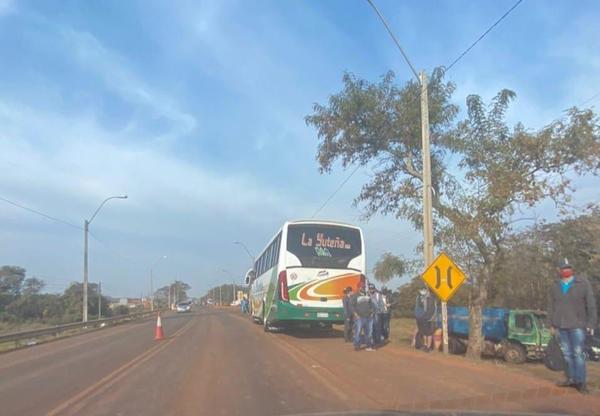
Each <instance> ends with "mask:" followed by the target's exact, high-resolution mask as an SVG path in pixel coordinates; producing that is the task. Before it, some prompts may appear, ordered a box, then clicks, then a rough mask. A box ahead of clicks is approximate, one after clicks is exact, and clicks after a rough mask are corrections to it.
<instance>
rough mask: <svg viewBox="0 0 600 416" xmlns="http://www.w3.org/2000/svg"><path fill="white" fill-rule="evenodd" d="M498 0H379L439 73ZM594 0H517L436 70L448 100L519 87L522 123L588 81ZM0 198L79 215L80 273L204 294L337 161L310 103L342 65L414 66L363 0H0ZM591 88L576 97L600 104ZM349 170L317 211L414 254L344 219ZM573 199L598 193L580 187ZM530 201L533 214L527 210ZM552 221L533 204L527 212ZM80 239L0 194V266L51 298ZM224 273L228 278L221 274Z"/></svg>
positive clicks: (72, 218) (554, 112)
mask: <svg viewBox="0 0 600 416" xmlns="http://www.w3.org/2000/svg"><path fill="white" fill-rule="evenodd" d="M513 3H514V1H513V0H511V1H481V2H473V1H470V2H469V1H391V0H390V1H384V0H379V1H377V4H378V6H379V8H380V9H381V10H382V11H383V13H384V14H385V15H386V17H387V19H388V21H389V23H390V24H391V26H392V28H393V30H394V32H395V33H396V35H397V36H398V38H399V39H400V41H401V42H402V45H403V46H404V48H405V50H406V52H407V53H408V55H409V56H410V58H411V60H412V62H413V63H414V65H415V66H416V67H417V68H419V69H421V68H423V69H426V70H431V69H432V68H434V67H435V66H438V65H445V64H446V65H447V64H448V63H449V62H451V61H452V60H453V59H454V58H455V57H456V56H457V55H458V54H459V53H460V52H462V51H463V50H464V49H465V48H466V47H467V46H468V45H469V44H471V43H472V42H473V41H474V40H475V39H477V37H479V35H480V34H481V33H482V32H483V31H484V30H485V29H486V28H487V27H489V26H490V25H491V24H492V23H493V22H494V21H495V20H496V19H497V18H498V17H500V16H501V15H502V14H503V13H504V12H505V11H506V10H507V9H508V8H509V7H510V6H511V5H512V4H513ZM599 20H600V4H598V3H597V2H596V1H587V2H586V1H579V2H577V7H574V5H573V3H572V2H569V1H558V0H556V1H551V2H547V1H541V0H525V1H524V2H523V3H522V4H521V5H520V6H519V7H518V8H517V9H516V10H515V11H514V12H513V13H512V14H511V15H510V16H509V17H508V18H507V19H506V20H505V21H504V22H502V24H501V25H499V26H498V27H497V28H496V29H495V30H494V31H492V32H491V33H490V34H489V35H488V36H487V37H486V38H485V39H484V40H483V41H482V42H481V43H479V44H478V45H477V46H476V47H475V48H474V49H473V50H472V51H471V52H470V53H469V54H468V55H466V56H465V58H463V59H462V60H461V61H460V62H459V63H458V64H457V65H456V66H455V67H454V68H453V69H452V71H451V72H450V73H449V74H448V77H449V78H450V79H452V80H453V81H455V82H456V84H457V91H456V94H455V97H454V99H455V100H456V102H457V103H459V104H461V105H463V104H464V98H465V97H466V96H467V95H468V94H471V93H477V94H480V95H482V96H483V97H484V98H486V99H489V98H491V97H492V96H493V95H494V94H495V93H496V92H497V91H498V90H499V89H501V88H504V87H508V88H511V89H513V90H515V91H516V92H517V95H518V98H517V101H516V102H515V103H514V106H513V107H512V109H511V111H510V113H509V115H508V117H509V120H510V121H511V122H517V121H523V122H524V123H526V125H528V126H530V127H532V128H538V127H541V126H543V125H544V124H546V123H548V122H549V121H551V120H552V119H554V118H556V117H558V116H560V115H561V111H562V110H564V109H565V108H567V107H569V106H571V105H579V104H582V103H583V102H585V101H586V100H587V99H589V98H591V97H593V96H594V95H595V94H596V93H598V92H600V49H599V48H598V39H600V25H598V24H597V22H598V21H599ZM0 55H1V56H2V64H1V65H0V164H1V166H2V170H1V174H0V196H1V197H4V198H8V199H10V200H13V201H16V202H18V203H21V204H24V205H26V206H29V207H31V208H35V209H38V210H41V211H43V212H46V213H48V214H50V215H53V216H55V217H58V218H61V219H64V220H66V221H69V222H72V223H76V224H78V225H79V224H82V223H83V220H84V218H86V217H89V216H90V215H91V214H92V212H93V211H94V209H95V208H96V206H97V205H98V204H99V203H100V202H101V201H102V200H103V199H104V198H105V197H107V196H110V195H115V194H121V193H127V194H128V195H129V199H128V200H126V201H121V200H115V201H111V202H110V203H109V204H107V205H106V207H105V208H104V209H103V210H102V212H101V213H100V215H99V216H98V217H97V218H96V219H95V220H94V222H93V224H92V226H91V230H92V232H93V233H94V235H95V236H96V238H97V239H98V240H95V239H92V240H91V241H90V244H91V247H90V279H91V280H92V281H97V280H102V282H103V287H104V288H105V290H106V291H107V293H109V294H111V295H114V296H122V295H129V296H135V295H139V294H141V293H147V292H148V290H149V267H150V264H152V263H153V262H154V260H155V259H156V258H158V257H159V256H161V255H167V256H168V258H167V259H165V260H163V261H161V262H160V263H158V264H157V266H156V267H155V273H154V274H155V280H156V283H155V286H161V285H164V284H166V283H167V282H169V281H170V280H172V279H174V278H175V277H178V278H180V279H182V280H185V281H187V282H188V283H190V284H191V285H192V286H193V291H192V293H193V294H196V295H197V294H201V293H203V291H204V290H206V288H208V287H210V286H212V285H213V284H215V283H216V282H218V281H231V277H230V276H234V277H235V278H236V279H237V280H238V281H241V278H242V275H243V273H244V272H245V270H246V268H247V267H248V263H249V261H248V258H247V256H246V254H245V253H244V252H243V251H242V250H241V248H240V247H238V246H235V245H233V244H232V242H233V241H235V240H241V241H244V242H245V243H246V245H248V247H249V248H250V249H251V250H252V251H254V252H255V253H257V252H258V251H259V250H260V249H261V248H262V246H263V245H264V244H265V243H266V242H267V240H268V239H269V238H270V237H271V235H272V234H273V233H274V232H275V231H276V229H277V228H278V227H279V226H280V225H281V223H283V222H284V221H285V220H287V219H297V218H306V217H310V216H311V215H312V213H313V212H314V211H315V210H316V209H317V208H318V207H319V206H320V205H321V203H322V202H323V201H324V200H325V199H326V198H327V197H328V196H329V195H330V194H331V192H333V191H334V190H335V188H337V186H338V184H339V183H341V182H342V181H343V180H344V178H345V177H346V176H347V175H348V172H347V171H346V172H345V171H343V170H340V169H337V170H336V171H335V172H334V173H333V174H331V175H325V176H322V175H320V174H319V173H318V170H317V164H316V161H315V152H316V147H317V139H316V134H315V131H314V130H313V129H312V128H310V127H307V126H306V125H305V124H304V116H305V115H307V114H309V113H310V112H311V108H312V104H313V103H314V102H321V103H323V102H324V101H325V100H326V99H327V97H328V96H329V95H330V94H332V93H335V92H337V91H339V89H340V87H341V75H342V72H343V71H345V70H348V71H351V72H354V73H355V74H357V75H358V76H360V77H364V78H367V79H370V80H375V79H377V77H379V76H380V75H382V74H383V73H385V72H386V71H387V70H389V69H393V70H395V71H396V73H397V75H398V78H399V79H400V80H407V79H409V78H410V76H411V73H410V71H409V69H408V68H407V66H406V65H405V63H404V62H403V60H402V57H401V56H400V55H399V53H398V51H397V50H396V49H395V47H394V45H393V44H392V42H391V40H390V39H389V38H388V36H387V34H386V33H385V30H384V28H383V27H382V26H381V24H380V22H379V21H378V20H377V18H376V16H375V15H374V14H373V12H372V10H371V9H370V7H369V6H368V4H367V3H366V1H361V0H338V1H334V0H329V1H314V0H305V1H300V0H297V1H291V0H290V1H243V0H238V1H235V0H219V1H172V2H159V1H126V2H123V1H102V2H81V1H44V2H39V1H37V2H36V1H32V2H28V1H20V0H0ZM598 103H600V100H598V99H596V100H594V101H592V102H589V103H587V104H588V105H589V106H592V105H598ZM367 175H368V172H367V171H366V170H361V171H359V172H358V173H357V174H356V175H354V176H353V177H352V179H351V180H350V181H349V182H348V183H347V184H346V186H345V187H344V188H343V190H342V191H341V192H340V193H339V194H338V195H336V197H335V198H334V199H333V200H332V201H331V202H330V203H329V204H328V205H327V207H326V208H325V209H324V210H323V211H322V212H321V216H322V217H325V218H331V219H338V220H343V221H349V222H354V223H357V224H360V225H361V226H363V227H364V231H365V235H366V239H367V247H368V251H367V255H368V263H369V266H372V264H373V263H374V262H375V261H376V260H377V258H378V257H379V255H380V254H381V253H382V252H383V251H392V252H394V253H399V254H404V255H406V256H412V255H413V253H414V247H415V246H416V245H417V244H418V243H419V241H420V234H419V233H418V232H416V231H414V230H413V229H411V227H410V226H409V225H408V224H406V223H404V222H400V221H397V220H395V219H394V218H389V217H387V218H386V217H376V218H374V219H373V220H371V221H369V222H368V223H364V222H360V221H358V215H359V211H358V210H357V209H355V208H353V207H352V206H351V203H352V200H353V198H354V197H355V196H356V194H357V193H358V191H359V189H360V186H361V184H362V183H364V182H365V181H366V180H367V178H368V176H367ZM578 185H579V186H580V188H581V189H580V191H578V193H577V194H576V197H575V202H576V203H583V202H588V201H592V200H598V197H599V194H598V191H597V186H596V185H597V183H596V181H595V179H590V178H588V179H586V180H582V181H579V183H578ZM541 209H542V211H543V210H544V209H545V208H544V207H542V208H541ZM544 212H546V213H547V214H548V215H551V211H550V210H549V208H548V209H547V210H546V211H544ZM82 240H83V235H82V232H81V231H80V230H78V229H76V228H73V227H69V226H65V225H63V224H59V223H55V222H51V221H49V220H47V219H44V218H41V217H38V216H35V215H34V214H31V213H29V212H26V211H23V210H19V209H17V208H15V207H13V206H11V205H8V204H5V203H0V264H16V265H21V266H23V267H25V268H27V270H28V272H29V274H31V275H36V276H39V277H41V278H43V279H44V280H46V281H47V282H48V289H49V290H51V291H59V290H62V289H64V288H65V287H66V286H67V285H68V283H69V282H70V281H74V280H80V279H81V275H82V271H81V270H82V250H83V246H82ZM223 269H225V270H227V271H228V272H229V274H228V273H225V272H222V270H223Z"/></svg>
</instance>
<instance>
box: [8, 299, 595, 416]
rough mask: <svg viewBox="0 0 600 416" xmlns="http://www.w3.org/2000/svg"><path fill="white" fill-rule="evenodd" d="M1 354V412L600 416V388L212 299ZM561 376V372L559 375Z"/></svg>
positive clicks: (22, 415) (63, 413)
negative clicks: (292, 321) (354, 339)
mask: <svg viewBox="0 0 600 416" xmlns="http://www.w3.org/2000/svg"><path fill="white" fill-rule="evenodd" d="M163 327H164V329H165V333H166V335H167V339H166V340H164V341H154V340H153V335H154V322H153V321H151V320H146V321H143V322H137V323H130V324H126V325H122V326H118V327H114V328H107V329H104V330H100V331H96V332H93V333H89V334H86V335H81V336H77V337H73V338H69V339H64V340H59V341H55V342H51V343H47V344H43V345H39V346H35V347H31V348H27V349H23V350H18V351H14V352H10V353H6V354H1V355H0V414H1V415H3V416H10V415H19V416H24V415H142V414H143V415H243V416H253V415H287V414H299V413H317V412H324V411H349V410H366V409H370V410H377V409H379V410H383V409H387V410H394V409H397V410H418V411H421V410H428V409H464V410H469V409H470V410H473V409H475V410H487V411H494V410H495V411H499V410H502V411H515V412H517V411H530V412H546V413H559V414H581V415H594V414H597V415H600V396H598V395H589V396H581V395H579V394H578V393H576V392H575V391H574V390H571V389H566V390H565V389H562V390H561V389H558V388H554V387H553V385H552V383H550V382H548V381H545V380H542V379H539V378H536V377H533V376H529V375H526V374H521V373H515V372H509V371H506V370H505V369H502V368H495V367H494V366H492V365H489V364H474V363H470V362H468V361H466V360H464V359H462V358H460V357H444V356H442V355H441V354H433V353H432V354H425V353H422V352H416V351H412V350H409V349H406V348H400V347H396V346H392V345H387V346H385V347H383V348H381V349H379V350H378V351H376V352H372V353H371V352H366V351H360V352H355V351H354V350H353V349H352V346H351V345H350V344H345V343H344V342H343V340H342V339H341V338H339V334H337V333H333V334H329V335H328V334H327V333H322V332H318V331H317V332H315V331H308V330H304V331H296V332H295V333H291V334H266V333H264V332H263V329H262V326H260V325H255V324H253V323H251V322H250V320H249V319H248V318H246V317H242V316H240V314H239V311H238V310H237V309H235V310H234V309H217V308H207V309H202V310H200V311H196V312H193V313H190V314H185V315H170V316H166V317H163ZM557 377H558V376H557Z"/></svg>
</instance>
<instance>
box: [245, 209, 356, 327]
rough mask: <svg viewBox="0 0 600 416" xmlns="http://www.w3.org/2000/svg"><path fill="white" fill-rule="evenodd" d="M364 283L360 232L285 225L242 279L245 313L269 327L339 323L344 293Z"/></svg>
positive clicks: (333, 225)
mask: <svg viewBox="0 0 600 416" xmlns="http://www.w3.org/2000/svg"><path fill="white" fill-rule="evenodd" d="M364 279H365V246H364V240H363V234H362V231H361V229H360V228H358V227H355V226H352V225H349V224H343V223H338V222H331V221H315V220H306V221H293V222H286V223H285V224H283V227H281V229H280V230H279V231H278V232H277V233H276V234H275V236H274V237H273V238H272V239H271V241H269V244H267V246H266V248H265V249H264V250H263V251H262V253H261V254H260V256H259V257H258V259H257V260H256V261H255V263H254V268H253V269H252V270H250V271H249V272H248V273H247V274H246V284H248V285H249V286H250V290H249V301H250V309H251V310H250V313H251V314H252V317H253V319H254V320H255V321H257V322H261V323H263V325H264V328H265V331H269V328H270V327H271V326H276V325H282V324H283V325H285V324H287V323H292V322H296V323H298V322H308V323H314V324H325V325H327V326H330V325H331V324H332V323H341V322H343V321H344V312H343V306H342V298H343V291H344V288H346V287H348V286H350V287H352V289H353V290H356V288H357V286H358V285H359V283H360V282H361V281H362V282H363V283H364Z"/></svg>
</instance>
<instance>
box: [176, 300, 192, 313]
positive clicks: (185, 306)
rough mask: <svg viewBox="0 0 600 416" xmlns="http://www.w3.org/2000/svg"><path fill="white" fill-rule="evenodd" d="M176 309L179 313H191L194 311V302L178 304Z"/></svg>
mask: <svg viewBox="0 0 600 416" xmlns="http://www.w3.org/2000/svg"><path fill="white" fill-rule="evenodd" d="M175 309H176V310H177V313H181V312H191V311H192V302H180V303H178V304H177V306H176V308H175Z"/></svg>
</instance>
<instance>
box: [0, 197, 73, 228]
mask: <svg viewBox="0 0 600 416" xmlns="http://www.w3.org/2000/svg"><path fill="white" fill-rule="evenodd" d="M0 201H4V202H6V203H7V204H10V205H13V206H15V207H17V208H21V209H23V210H25V211H29V212H32V213H34V214H37V215H39V216H41V217H44V218H47V219H49V220H52V221H55V222H58V223H61V224H64V225H68V226H69V227H73V228H77V229H78V230H83V228H81V227H80V226H78V225H75V224H72V223H70V222H68V221H65V220H61V219H60V218H56V217H53V216H51V215H48V214H44V213H43V212H41V211H37V210H35V209H33V208H29V207H26V206H25V205H21V204H19V203H17V202H14V201H11V200H8V199H6V198H3V197H0Z"/></svg>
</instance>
